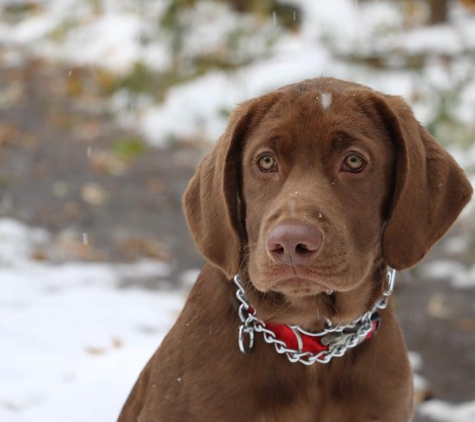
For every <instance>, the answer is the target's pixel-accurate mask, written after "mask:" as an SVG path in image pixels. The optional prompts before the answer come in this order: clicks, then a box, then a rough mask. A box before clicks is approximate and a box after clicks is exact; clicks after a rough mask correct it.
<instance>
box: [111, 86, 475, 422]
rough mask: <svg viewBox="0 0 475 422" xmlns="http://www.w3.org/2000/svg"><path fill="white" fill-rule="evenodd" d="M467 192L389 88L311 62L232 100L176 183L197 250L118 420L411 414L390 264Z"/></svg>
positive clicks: (423, 245) (216, 421) (400, 419)
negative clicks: (259, 92) (215, 133)
mask: <svg viewBox="0 0 475 422" xmlns="http://www.w3.org/2000/svg"><path fill="white" fill-rule="evenodd" d="M471 194H472V187H471V186H470V184H469V182H468V180H467V178H466V176H465V175H464V172H463V171H462V170H461V169H460V167H459V166H458V165H457V164H456V162H455V161H454V160H453V158H452V157H451V156H450V155H449V154H448V153H447V152H446V151H445V150H444V149H443V148H442V147H441V146H440V145H439V144H438V143H437V142H436V140H435V139H434V138H433V137H432V136H431V135H430V134H429V133H428V132H427V131H426V130H425V129H424V128H422V127H421V126H420V124H419V123H418V122H417V121H416V119H415V118H414V116H413V114H412V112H411V109H410V107H409V106H408V105H407V104H406V103H405V102H404V100H402V99H401V98H399V97H394V96H388V95H384V94H381V93H379V92H375V91H373V90H372V89H369V88H367V87H364V86H361V85H357V84H354V83H350V82H345V81H340V80H336V79H331V78H318V79H313V80H307V81H304V82H302V83H298V84H294V85H289V86H285V87H283V88H281V89H279V90H277V91H274V92H271V93H270V94H267V95H264V96H262V97H260V98H257V99H254V100H251V101H248V102H245V103H244V104H242V105H240V106H239V107H238V108H237V109H236V110H235V111H234V112H233V114H232V116H231V118H230V121H229V125H228V127H227V129H226V132H225V133H224V135H223V136H222V137H221V139H220V140H219V142H218V143H217V144H216V146H215V147H214V148H213V150H212V151H211V153H210V154H209V155H208V156H207V157H206V158H205V159H204V160H203V162H202V164H201V165H200V167H199V168H198V170H197V172H196V174H195V176H194V177H193V179H192V180H191V182H190V184H189V186H188V189H187V191H186V192H185V195H184V209H185V214H186V217H187V221H188V225H189V227H190V230H191V232H192V234H193V236H194V239H195V241H196V245H197V247H198V249H199V250H200V252H201V253H202V254H203V256H204V257H205V258H206V259H207V261H208V263H207V264H206V265H205V266H204V268H203V270H202V272H201V274H200V276H199V278H198V281H197V282H196V284H195V286H194V287H193V289H192V291H191V293H190V295H189V298H188V301H187V302H186V304H185V307H184V309H183V311H182V313H181V315H180V317H179V318H178V321H177V322H176V324H175V326H174V327H173V328H172V329H171V331H170V332H169V334H168V335H167V336H166V338H165V340H164V341H163V343H162V345H161V346H160V348H159V349H158V350H157V352H156V353H155V355H154V356H153V357H152V359H151V360H150V361H149V363H148V364H147V366H146V367H145V369H144V370H143V372H142V374H141V375H140V377H139V379H138V381H137V383H136V385H135V386H134V388H133V390H132V392H131V394H130V396H129V398H128V400H127V402H126V403H125V406H124V408H123V410H122V413H121V415H120V417H119V421H120V422H238V421H239V422H241V421H247V422H270V421H272V422H295V421H300V422H346V421H348V422H350V421H351V422H366V421H381V422H407V421H410V420H411V416H412V412H413V387H412V375H411V369H410V366H409V362H408V359H407V352H406V347H405V344H404V339H403V337H402V334H401V330H400V328H399V325H398V322H397V321H396V318H395V316H394V313H393V311H392V309H391V304H390V303H388V297H389V295H390V294H391V292H392V288H393V283H394V270H393V269H395V270H403V269H405V268H409V267H412V266H413V265H415V264H416V263H417V262H418V261H420V260H421V259H422V258H423V257H424V255H425V254H426V253H427V251H428V250H429V249H430V248H431V247H432V246H433V245H434V243H435V242H437V240H438V239H440V237H441V236H443V235H444V233H445V232H446V231H447V230H448V229H449V227H450V226H451V225H452V223H453V222H454V221H455V219H456V218H457V216H458V215H459V213H460V211H461V210H462V208H463V207H464V205H465V204H466V203H467V202H468V201H469V199H470V196H471ZM233 280H234V282H233Z"/></svg>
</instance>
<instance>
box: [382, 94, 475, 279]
mask: <svg viewBox="0 0 475 422" xmlns="http://www.w3.org/2000/svg"><path fill="white" fill-rule="evenodd" d="M375 95H376V94H375ZM378 97H379V99H378V103H379V104H378V109H379V112H380V113H381V115H382V116H383V118H384V120H385V122H386V125H387V127H388V129H389V132H390V135H391V137H392V138H393V141H394V142H395V144H396V149H397V163H396V171H395V185H394V194H393V199H392V205H391V210H390V213H389V216H388V220H387V223H386V226H385V229H384V233H383V238H382V251H383V257H384V259H385V261H386V263H387V264H388V265H390V266H391V267H393V268H395V269H397V270H402V269H405V268H409V267H412V266H413V265H415V264H416V263H417V262H418V261H420V260H421V259H422V258H423V257H424V255H425V254H426V253H427V252H428V251H429V249H430V248H431V247H432V246H433V245H434V244H435V243H436V242H437V240H439V239H440V238H441V237H442V236H443V235H444V234H445V232H446V231H447V230H448V229H449V228H450V226H451V225H452V224H453V222H454V221H455V219H456V218H457V216H458V215H459V214H460V212H461V211H462V209H463V207H464V206H465V205H466V204H467V202H468V201H469V200H470V197H471V195H472V192H473V189H472V187H471V185H470V183H469V181H468V179H467V177H466V175H465V174H464V172H463V170H462V169H461V168H460V167H459V166H458V164H457V163H456V162H455V160H454V159H453V158H452V156H450V155H449V154H448V153H447V151H445V149H444V148H442V146H441V145H440V144H439V143H438V142H437V141H436V140H435V139H434V138H433V137H432V136H431V135H430V133H429V132H428V131H427V130H426V129H424V128H423V127H422V126H421V125H420V124H419V122H418V121H417V120H416V119H415V117H414V115H413V113H412V110H411V108H410V107H409V106H408V105H407V104H406V102H405V101H404V100H403V99H402V98H400V97H394V96H382V95H381V96H380V95H378Z"/></svg>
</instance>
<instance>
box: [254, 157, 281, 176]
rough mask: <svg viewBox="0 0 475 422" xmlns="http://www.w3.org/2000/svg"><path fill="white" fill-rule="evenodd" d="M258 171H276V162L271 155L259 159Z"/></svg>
mask: <svg viewBox="0 0 475 422" xmlns="http://www.w3.org/2000/svg"><path fill="white" fill-rule="evenodd" d="M258 164H259V170H260V171H262V172H264V173H269V172H272V171H275V170H276V169H277V160H276V159H275V158H274V157H272V155H267V154H266V155H263V156H262V157H261V158H259V163H258Z"/></svg>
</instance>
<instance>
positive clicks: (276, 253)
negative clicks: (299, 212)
mask: <svg viewBox="0 0 475 422" xmlns="http://www.w3.org/2000/svg"><path fill="white" fill-rule="evenodd" d="M322 238H323V234H322V232H321V231H320V230H319V229H317V228H315V227H312V226H309V225H307V224H302V223H283V224H278V225H277V226H275V227H274V228H272V230H271V231H270V232H269V235H268V237H267V243H266V246H267V251H268V252H269V255H270V256H271V257H272V259H273V260H274V261H275V262H278V263H281V264H285V265H305V264H308V263H309V262H310V260H311V259H312V258H313V257H315V255H316V254H317V251H318V249H319V247H320V245H321V243H322Z"/></svg>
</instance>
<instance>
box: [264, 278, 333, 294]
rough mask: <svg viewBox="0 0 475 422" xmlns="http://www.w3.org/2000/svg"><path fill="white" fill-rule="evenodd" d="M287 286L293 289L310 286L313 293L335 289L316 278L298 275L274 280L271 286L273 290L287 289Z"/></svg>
mask: <svg viewBox="0 0 475 422" xmlns="http://www.w3.org/2000/svg"><path fill="white" fill-rule="evenodd" d="M287 288H292V289H300V288H301V289H308V288H310V290H311V292H312V293H311V294H313V295H315V294H319V293H323V292H327V291H329V290H333V288H330V287H328V286H326V285H325V284H323V283H322V282H321V281H320V280H314V279H310V278H305V277H298V276H294V277H286V278H283V279H280V280H276V281H274V283H273V285H272V287H271V290H274V291H279V290H281V289H284V290H286V289H287Z"/></svg>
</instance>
